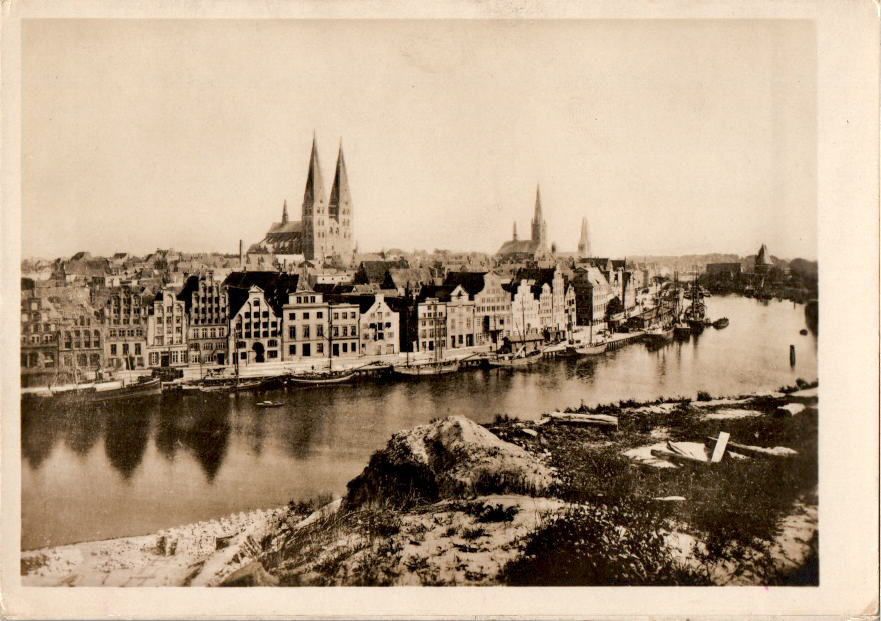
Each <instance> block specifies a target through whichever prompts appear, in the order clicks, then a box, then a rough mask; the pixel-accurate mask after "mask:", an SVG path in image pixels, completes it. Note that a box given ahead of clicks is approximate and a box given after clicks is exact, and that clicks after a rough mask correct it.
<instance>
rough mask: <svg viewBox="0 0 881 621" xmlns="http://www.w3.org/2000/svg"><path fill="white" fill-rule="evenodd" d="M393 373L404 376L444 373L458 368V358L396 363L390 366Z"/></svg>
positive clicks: (453, 371) (452, 371)
mask: <svg viewBox="0 0 881 621" xmlns="http://www.w3.org/2000/svg"><path fill="white" fill-rule="evenodd" d="M392 369H393V370H394V372H395V373H397V374H398V375H402V376H404V377H422V376H424V375H444V374H446V373H455V372H456V371H458V370H459V361H458V360H443V361H436V362H420V363H416V364H396V365H394V366H393V367H392Z"/></svg>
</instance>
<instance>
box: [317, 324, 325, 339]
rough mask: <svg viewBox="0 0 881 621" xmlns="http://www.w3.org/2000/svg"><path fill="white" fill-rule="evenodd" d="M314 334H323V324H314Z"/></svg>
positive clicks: (320, 335) (319, 335)
mask: <svg viewBox="0 0 881 621" xmlns="http://www.w3.org/2000/svg"><path fill="white" fill-rule="evenodd" d="M315 336H318V337H322V336H324V326H322V325H321V324H319V325H317V326H315Z"/></svg>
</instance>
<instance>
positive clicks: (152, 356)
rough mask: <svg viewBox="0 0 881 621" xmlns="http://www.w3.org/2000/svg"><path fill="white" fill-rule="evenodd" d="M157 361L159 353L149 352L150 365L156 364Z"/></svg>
mask: <svg viewBox="0 0 881 621" xmlns="http://www.w3.org/2000/svg"><path fill="white" fill-rule="evenodd" d="M158 363H159V354H157V353H156V352H155V351H151V352H150V366H151V367H153V366H156V365H157V364H158Z"/></svg>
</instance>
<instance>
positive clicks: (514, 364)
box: [486, 351, 542, 369]
mask: <svg viewBox="0 0 881 621" xmlns="http://www.w3.org/2000/svg"><path fill="white" fill-rule="evenodd" d="M541 355H542V353H541V352H540V351H534V352H531V353H528V354H524V355H519V356H518V355H515V354H499V355H497V356H492V357H490V358H487V360H486V363H487V364H488V365H489V366H491V367H494V368H508V369H510V368H518V367H527V366H529V365H531V364H533V363H535V362H538V361H539V360H540V359H541Z"/></svg>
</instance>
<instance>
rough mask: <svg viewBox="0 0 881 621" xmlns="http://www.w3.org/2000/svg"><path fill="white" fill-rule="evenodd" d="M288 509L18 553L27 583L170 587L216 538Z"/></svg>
mask: <svg viewBox="0 0 881 621" xmlns="http://www.w3.org/2000/svg"><path fill="white" fill-rule="evenodd" d="M286 510H287V507H279V508H275V509H264V510H257V511H250V512H247V513H237V514H233V515H228V516H225V517H223V518H220V519H216V520H208V521H204V522H195V523H193V524H185V525H182V526H176V527H174V528H167V529H164V530H161V531H159V532H157V533H153V534H150V535H142V536H138V537H122V538H119V539H107V540H104V541H88V542H84V543H75V544H70V545H64V546H58V547H54V548H42V549H38V550H29V551H27V552H23V553H22V574H23V575H22V583H23V584H24V585H26V586H170V585H180V584H183V583H185V582H186V581H187V578H188V577H189V576H190V575H191V574H192V573H193V571H194V569H195V568H196V567H197V566H198V565H199V564H200V563H201V562H203V561H204V560H205V559H207V558H208V557H210V556H211V555H212V554H214V552H215V551H216V549H217V540H218V538H227V537H232V536H235V535H237V534H239V533H241V532H243V531H245V530H249V529H251V528H254V527H255V526H256V525H259V524H260V523H265V522H267V521H270V520H277V519H278V517H279V516H281V515H282V514H283V513H285V512H286Z"/></svg>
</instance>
